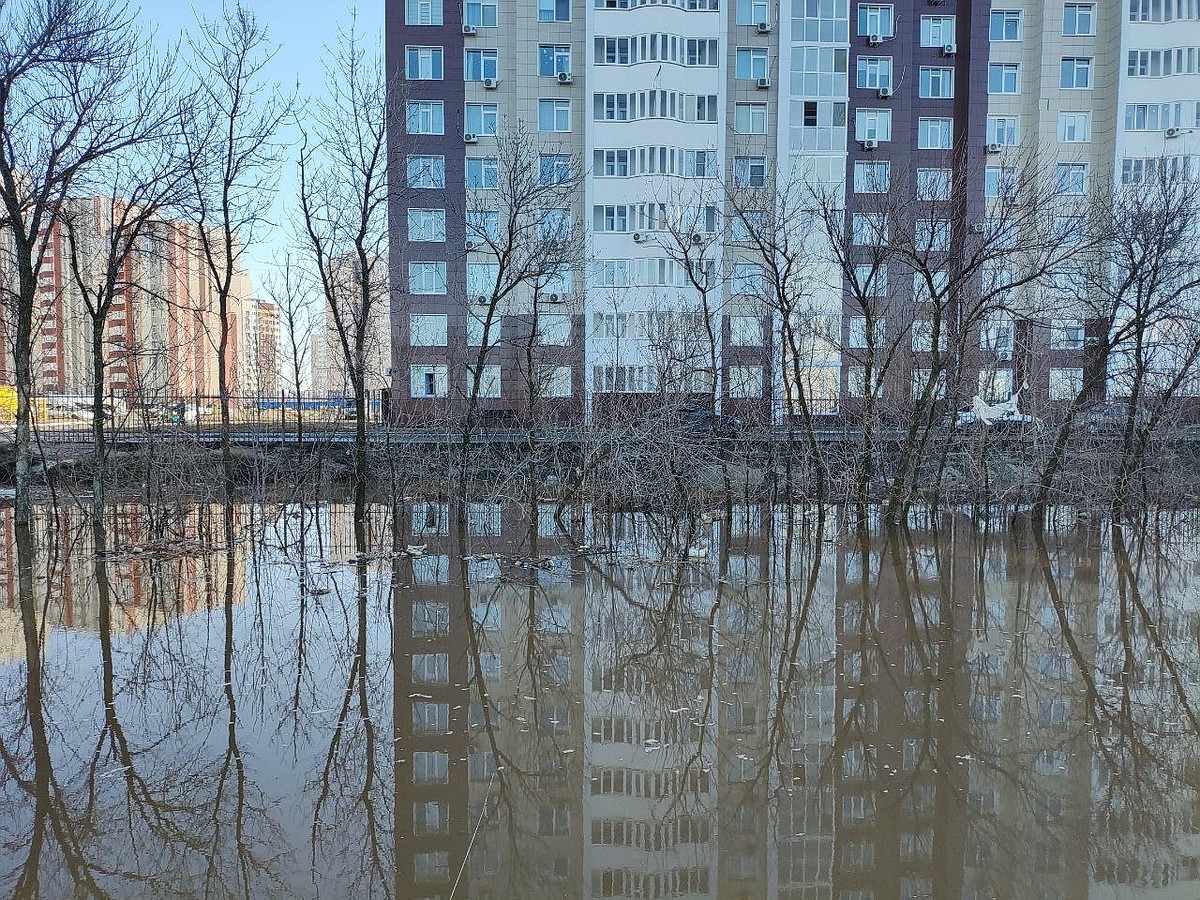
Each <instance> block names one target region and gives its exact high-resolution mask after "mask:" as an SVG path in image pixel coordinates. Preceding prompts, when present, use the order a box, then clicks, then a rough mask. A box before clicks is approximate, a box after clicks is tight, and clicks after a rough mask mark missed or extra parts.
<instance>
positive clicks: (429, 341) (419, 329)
mask: <svg viewBox="0 0 1200 900" xmlns="http://www.w3.org/2000/svg"><path fill="white" fill-rule="evenodd" d="M446 321H447V320H446V317H445V316H443V315H410V316H409V317H408V345H409V346H410V347H445V346H446Z"/></svg>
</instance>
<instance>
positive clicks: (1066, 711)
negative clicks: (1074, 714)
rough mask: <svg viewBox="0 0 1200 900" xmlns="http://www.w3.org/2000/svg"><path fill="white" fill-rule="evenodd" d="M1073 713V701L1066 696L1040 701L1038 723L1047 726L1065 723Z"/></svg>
mask: <svg viewBox="0 0 1200 900" xmlns="http://www.w3.org/2000/svg"><path fill="white" fill-rule="evenodd" d="M1070 715H1071V703H1070V701H1069V700H1067V699H1066V698H1065V697H1056V698H1055V699H1053V700H1039V701H1038V724H1039V725H1041V726H1043V727H1047V726H1053V725H1065V724H1066V722H1067V719H1068V718H1069V717H1070Z"/></svg>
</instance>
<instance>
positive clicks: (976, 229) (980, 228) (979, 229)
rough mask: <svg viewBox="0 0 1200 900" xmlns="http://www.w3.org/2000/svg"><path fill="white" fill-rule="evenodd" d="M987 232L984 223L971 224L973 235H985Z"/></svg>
mask: <svg viewBox="0 0 1200 900" xmlns="http://www.w3.org/2000/svg"><path fill="white" fill-rule="evenodd" d="M986 231H987V226H986V225H984V224H983V223H982V222H972V223H971V234H983V233H985V232H986Z"/></svg>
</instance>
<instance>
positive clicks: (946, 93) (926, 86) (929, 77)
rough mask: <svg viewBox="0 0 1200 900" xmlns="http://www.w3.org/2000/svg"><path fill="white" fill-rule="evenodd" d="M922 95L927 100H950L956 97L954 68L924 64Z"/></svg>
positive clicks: (922, 68) (922, 70)
mask: <svg viewBox="0 0 1200 900" xmlns="http://www.w3.org/2000/svg"><path fill="white" fill-rule="evenodd" d="M920 91H921V97H923V98H924V99H927V100H949V99H952V98H953V97H954V70H953V69H951V68H942V67H936V68H935V67H932V66H922V67H921V85H920Z"/></svg>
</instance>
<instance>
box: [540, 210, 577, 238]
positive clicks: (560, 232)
mask: <svg viewBox="0 0 1200 900" xmlns="http://www.w3.org/2000/svg"><path fill="white" fill-rule="evenodd" d="M570 236H571V211H570V210H569V209H548V210H546V211H545V212H543V213H542V215H541V217H540V218H539V219H538V240H540V241H547V242H554V241H558V242H562V241H565V240H566V239H567V238H568V237H570Z"/></svg>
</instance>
